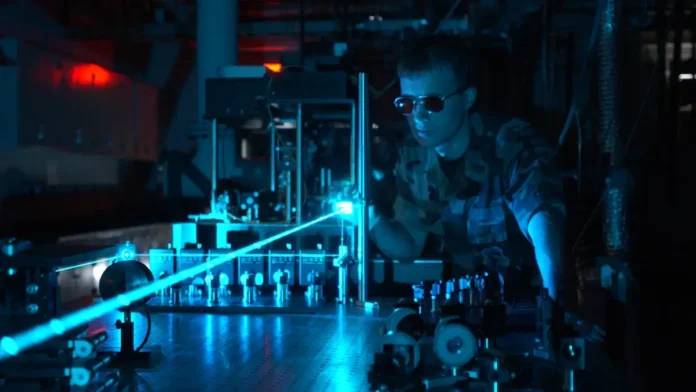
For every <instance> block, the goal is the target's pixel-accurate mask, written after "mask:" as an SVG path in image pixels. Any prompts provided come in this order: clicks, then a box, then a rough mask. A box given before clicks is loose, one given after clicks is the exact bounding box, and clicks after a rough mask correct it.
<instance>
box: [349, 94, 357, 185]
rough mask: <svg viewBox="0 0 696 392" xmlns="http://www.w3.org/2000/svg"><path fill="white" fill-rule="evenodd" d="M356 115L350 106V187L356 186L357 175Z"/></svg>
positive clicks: (353, 106) (354, 108) (353, 107)
mask: <svg viewBox="0 0 696 392" xmlns="http://www.w3.org/2000/svg"><path fill="white" fill-rule="evenodd" d="M357 121H358V113H357V109H356V107H355V104H352V105H350V185H352V186H356V185H357V184H358V183H357V181H356V176H357V174H358V168H357V167H356V164H355V161H356V159H357V149H358V147H357V145H358V126H357Z"/></svg>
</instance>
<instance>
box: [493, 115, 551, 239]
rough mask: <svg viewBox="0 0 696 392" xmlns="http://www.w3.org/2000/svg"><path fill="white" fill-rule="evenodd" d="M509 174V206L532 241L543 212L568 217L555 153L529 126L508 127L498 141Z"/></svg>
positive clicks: (512, 124) (519, 123)
mask: <svg viewBox="0 0 696 392" xmlns="http://www.w3.org/2000/svg"><path fill="white" fill-rule="evenodd" d="M496 151H497V155H498V158H501V160H502V161H503V165H504V166H503V169H504V173H505V177H504V182H505V186H506V188H505V190H504V194H505V202H506V204H507V206H508V208H509V209H510V211H512V213H513V214H514V216H515V219H516V220H517V224H518V225H519V227H520V230H521V231H522V233H523V234H524V235H525V236H526V237H527V238H528V239H529V234H528V230H527V229H528V227H529V222H530V221H531V219H532V217H533V216H534V215H536V214H537V213H539V212H544V211H554V210H555V211H558V212H561V213H563V214H565V203H564V197H563V182H562V178H561V175H560V173H559V171H558V170H557V168H556V167H555V164H554V150H553V149H552V148H551V146H550V145H549V144H548V143H547V142H546V141H545V140H544V138H542V137H541V136H540V135H538V134H537V133H536V132H535V130H534V129H533V128H532V127H531V126H530V125H529V124H527V123H524V122H522V121H519V120H513V121H510V122H508V123H507V124H505V125H504V126H503V127H502V128H501V130H500V132H499V133H498V137H497V140H496Z"/></svg>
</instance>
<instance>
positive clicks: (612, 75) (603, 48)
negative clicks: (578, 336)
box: [597, 0, 631, 254]
mask: <svg viewBox="0 0 696 392" xmlns="http://www.w3.org/2000/svg"><path fill="white" fill-rule="evenodd" d="M620 4H621V1H620V0H603V3H602V6H603V9H602V23H601V27H600V34H599V41H598V46H597V49H598V57H599V78H598V83H599V111H600V118H599V125H600V132H601V133H600V147H601V151H602V152H603V153H604V154H606V155H608V157H609V165H610V168H609V173H608V181H607V190H606V197H605V199H604V212H605V214H604V230H603V234H604V245H605V247H606V249H607V252H608V253H609V254H620V253H624V252H626V251H628V247H629V230H628V211H627V209H628V194H627V193H628V185H629V183H630V181H631V180H630V174H629V173H628V171H627V170H626V169H625V168H622V167H621V166H620V165H621V160H622V159H623V157H622V153H623V147H622V143H621V121H620V119H621V115H620V106H619V96H618V95H619V92H618V77H617V74H618V68H619V62H618V58H617V49H618V33H619V31H620V26H619V20H620V17H619V11H620Z"/></svg>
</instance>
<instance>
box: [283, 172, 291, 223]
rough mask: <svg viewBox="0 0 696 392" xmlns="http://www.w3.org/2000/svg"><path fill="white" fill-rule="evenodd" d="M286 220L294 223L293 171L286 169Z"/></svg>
mask: <svg viewBox="0 0 696 392" xmlns="http://www.w3.org/2000/svg"><path fill="white" fill-rule="evenodd" d="M285 221H286V222H288V224H290V223H292V172H291V171H290V170H286V171H285Z"/></svg>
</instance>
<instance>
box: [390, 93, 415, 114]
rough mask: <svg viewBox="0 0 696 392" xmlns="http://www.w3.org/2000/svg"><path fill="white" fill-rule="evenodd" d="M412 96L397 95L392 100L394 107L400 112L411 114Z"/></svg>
mask: <svg viewBox="0 0 696 392" xmlns="http://www.w3.org/2000/svg"><path fill="white" fill-rule="evenodd" d="M414 106H415V105H414V102H413V98H409V97H398V98H396V99H395V100H394V107H395V108H396V110H397V111H398V112H399V113H401V114H411V113H413V107H414Z"/></svg>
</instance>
